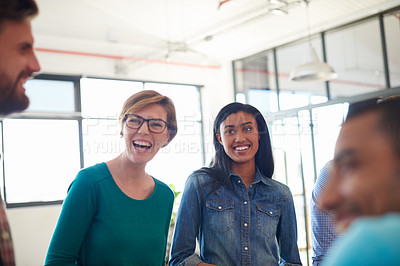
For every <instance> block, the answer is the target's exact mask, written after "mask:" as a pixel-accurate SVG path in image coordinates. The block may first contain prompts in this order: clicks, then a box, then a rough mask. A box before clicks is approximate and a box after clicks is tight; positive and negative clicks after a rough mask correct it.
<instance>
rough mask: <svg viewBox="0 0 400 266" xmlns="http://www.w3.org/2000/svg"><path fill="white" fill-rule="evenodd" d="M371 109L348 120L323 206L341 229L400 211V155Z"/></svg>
mask: <svg viewBox="0 0 400 266" xmlns="http://www.w3.org/2000/svg"><path fill="white" fill-rule="evenodd" d="M380 115H381V114H380V113H378V112H369V113H366V114H363V115H360V116H359V117H357V118H354V119H352V120H349V121H348V122H346V123H345V124H344V125H343V127H342V129H341V131H340V134H339V137H338V140H337V143H336V148H335V158H334V162H333V165H332V169H331V171H332V172H331V176H330V180H329V182H328V184H327V186H326V188H325V190H324V192H323V193H322V196H321V201H320V204H321V207H322V208H324V209H327V210H330V211H332V212H333V214H334V219H335V223H336V225H337V227H338V229H339V230H342V231H343V230H345V229H346V228H347V227H348V226H349V225H350V224H351V223H352V222H353V221H354V220H355V219H356V218H359V217H362V216H377V215H383V214H385V213H388V212H400V196H399V195H400V158H399V157H398V156H397V155H396V154H395V151H394V148H393V144H392V142H391V141H390V138H388V137H387V135H385V134H384V133H383V132H382V130H381V129H379V128H378V126H377V124H378V121H379V118H380Z"/></svg>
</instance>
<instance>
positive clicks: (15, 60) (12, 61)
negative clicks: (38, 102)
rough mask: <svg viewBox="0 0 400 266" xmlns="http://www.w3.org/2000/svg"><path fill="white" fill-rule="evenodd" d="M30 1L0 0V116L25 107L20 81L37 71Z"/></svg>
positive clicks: (33, 5) (34, 8) (33, 12)
mask: <svg viewBox="0 0 400 266" xmlns="http://www.w3.org/2000/svg"><path fill="white" fill-rule="evenodd" d="M37 13H38V7H37V5H36V3H35V2H34V0H0V115H6V114H10V113H12V112H17V111H22V110H25V109H26V108H27V107H28V105H29V99H28V97H27V96H26V95H25V89H24V87H23V84H24V83H25V82H26V80H27V79H28V78H30V77H31V76H32V74H33V73H35V72H38V71H39V70H40V66H39V63H38V61H37V58H36V56H35V54H34V51H33V36H32V30H31V22H30V21H31V19H32V18H33V17H34V16H35V15H37Z"/></svg>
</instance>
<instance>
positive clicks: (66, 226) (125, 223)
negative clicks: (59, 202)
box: [45, 90, 177, 266]
mask: <svg viewBox="0 0 400 266" xmlns="http://www.w3.org/2000/svg"><path fill="white" fill-rule="evenodd" d="M119 123H120V129H121V131H120V134H121V137H122V138H124V142H125V146H126V148H125V150H124V151H123V152H122V153H121V154H120V155H119V156H118V157H116V158H114V159H112V160H111V161H108V162H103V163H99V164H96V165H94V166H91V167H88V168H85V169H83V170H81V171H80V172H79V173H78V175H77V177H76V179H75V180H74V181H73V182H72V184H71V186H70V188H69V190H68V195H67V198H66V199H65V201H64V204H63V207H62V211H61V214H60V217H59V220H58V223H57V226H56V229H55V232H54V234H53V237H52V240H51V243H50V246H49V249H48V252H47V256H46V262H45V265H96V266H98V265H165V263H166V261H165V255H166V254H165V252H166V244H167V236H168V229H169V223H170V219H171V213H172V206H173V201H174V194H173V192H172V190H171V189H170V188H169V187H168V186H167V185H166V184H164V183H163V182H161V181H159V180H157V179H155V178H154V177H152V176H150V175H149V174H147V173H146V171H145V167H146V164H147V163H148V162H149V161H150V160H151V159H152V158H153V157H154V156H155V155H156V154H157V152H158V151H159V150H160V149H161V148H162V147H164V146H166V145H167V144H168V143H169V142H170V141H171V140H172V139H173V138H174V137H175V135H176V133H177V121H176V114H175V107H174V104H173V102H172V101H171V100H170V99H169V98H168V97H166V96H163V95H161V94H159V93H157V92H155V91H151V90H144V91H141V92H138V93H136V94H134V95H132V96H131V97H130V98H128V99H127V100H126V101H125V103H124V105H123V107H122V111H121V114H120V115H119Z"/></svg>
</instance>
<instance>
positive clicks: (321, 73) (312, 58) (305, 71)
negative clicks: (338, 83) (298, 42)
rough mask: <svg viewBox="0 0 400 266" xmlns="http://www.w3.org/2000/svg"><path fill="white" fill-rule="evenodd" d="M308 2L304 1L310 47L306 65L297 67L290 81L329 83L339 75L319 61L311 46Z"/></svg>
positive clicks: (292, 72)
mask: <svg viewBox="0 0 400 266" xmlns="http://www.w3.org/2000/svg"><path fill="white" fill-rule="evenodd" d="M308 1H309V0H304V2H305V3H306V8H307V26H308V42H309V47H308V51H307V54H306V56H305V59H306V60H305V62H306V63H304V64H302V65H300V66H298V67H296V68H295V69H293V70H292V71H291V73H290V77H289V78H290V80H292V81H309V82H313V81H328V80H332V79H335V78H337V76H338V74H337V73H336V72H335V71H334V70H333V68H332V67H331V66H330V65H328V64H327V63H325V62H321V61H320V60H319V59H318V56H317V53H316V52H315V49H314V47H312V45H311V37H310V23H309V15H308Z"/></svg>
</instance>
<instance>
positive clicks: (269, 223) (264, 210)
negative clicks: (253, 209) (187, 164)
mask: <svg viewBox="0 0 400 266" xmlns="http://www.w3.org/2000/svg"><path fill="white" fill-rule="evenodd" d="M256 206H257V229H258V230H259V231H260V232H261V233H263V234H264V235H265V236H267V237H268V238H272V237H275V235H276V230H277V227H278V223H279V217H280V216H281V212H280V210H279V209H277V208H276V207H273V206H262V205H256Z"/></svg>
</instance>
